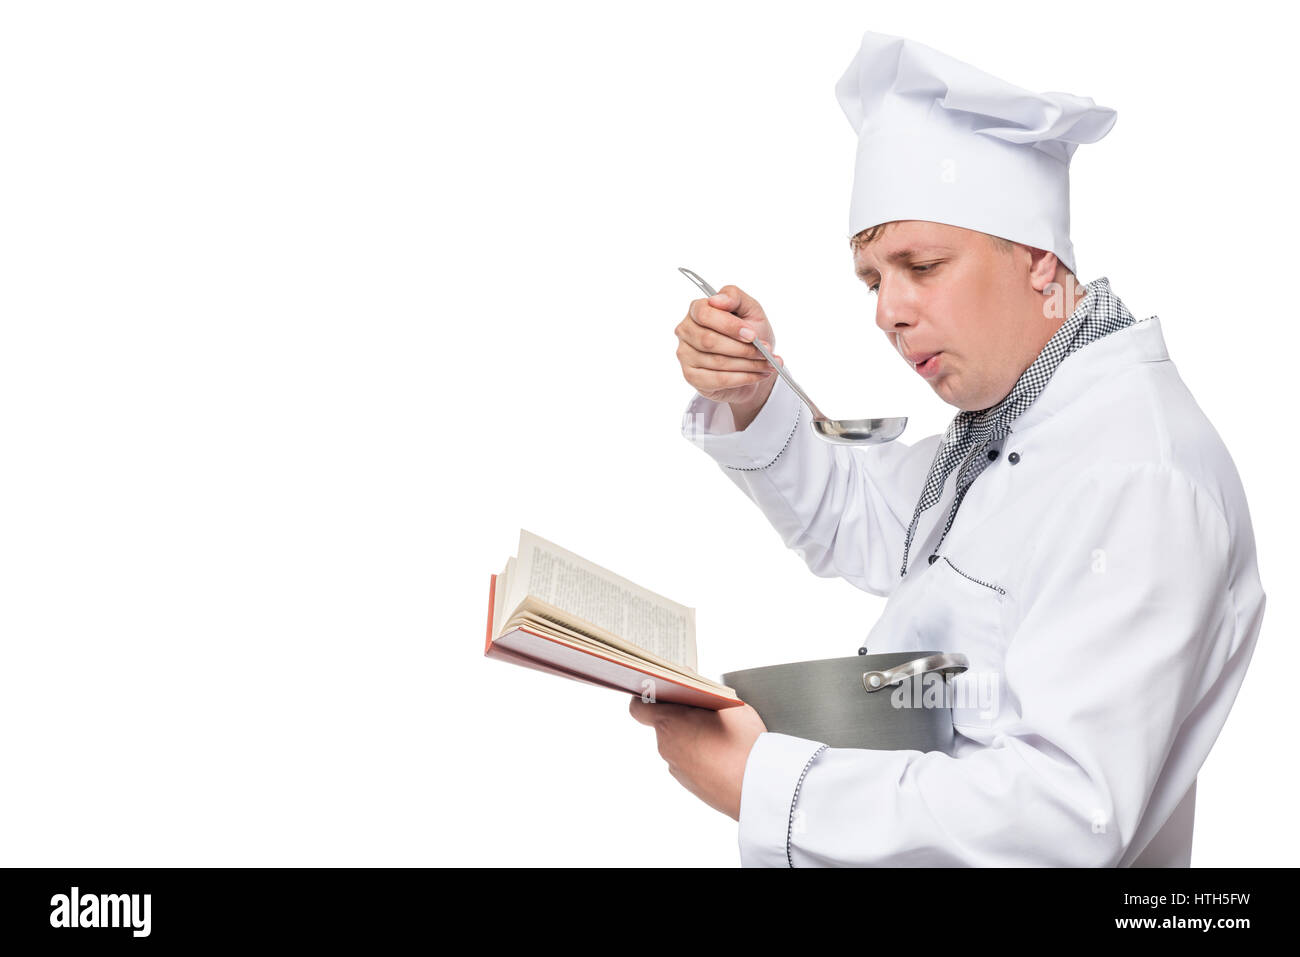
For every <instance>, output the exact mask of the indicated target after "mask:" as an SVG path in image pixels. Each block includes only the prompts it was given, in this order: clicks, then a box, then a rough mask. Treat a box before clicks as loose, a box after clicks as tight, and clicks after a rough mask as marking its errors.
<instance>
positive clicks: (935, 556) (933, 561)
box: [930, 555, 939, 565]
mask: <svg viewBox="0 0 1300 957" xmlns="http://www.w3.org/2000/svg"><path fill="white" fill-rule="evenodd" d="M938 560H939V556H938V555H931V556H930V564H931V565H933V564H934V563H935V562H937V561H938Z"/></svg>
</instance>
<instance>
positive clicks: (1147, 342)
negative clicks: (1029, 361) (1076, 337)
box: [1011, 316, 1169, 435]
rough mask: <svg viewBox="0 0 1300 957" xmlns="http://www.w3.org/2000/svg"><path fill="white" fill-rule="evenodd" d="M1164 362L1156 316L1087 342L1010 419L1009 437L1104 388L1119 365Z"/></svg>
mask: <svg viewBox="0 0 1300 957" xmlns="http://www.w3.org/2000/svg"><path fill="white" fill-rule="evenodd" d="M1168 359H1169V351H1168V350H1167V349H1166V348H1165V338H1164V335H1163V333H1162V330H1161V328H1160V317H1159V316H1150V317H1149V318H1147V319H1140V320H1138V321H1137V322H1135V323H1133V324H1132V325H1131V326H1128V327H1126V328H1124V329H1120V330H1118V331H1117V332H1112V333H1111V334H1110V335H1108V336H1104V337H1102V338H1101V339H1098V340H1097V341H1095V342H1091V343H1089V344H1088V345H1086V346H1084V347H1083V348H1082V349H1080V350H1078V351H1077V352H1072V353H1070V354H1069V355H1068V356H1066V357H1065V358H1064V359H1063V360H1062V361H1061V364H1060V366H1058V367H1057V369H1056V372H1055V373H1054V374H1053V375H1052V378H1051V380H1050V381H1049V382H1048V383H1047V385H1046V386H1045V387H1044V389H1043V391H1042V392H1041V393H1040V394H1039V396H1038V398H1036V399H1035V400H1034V402H1033V404H1032V405H1030V406H1029V408H1027V409H1026V410H1025V411H1024V412H1022V413H1020V415H1018V416H1016V417H1015V419H1013V420H1012V422H1011V431H1012V434H1014V435H1023V434H1025V433H1026V432H1028V431H1029V430H1030V429H1032V428H1033V427H1034V426H1036V425H1038V424H1039V423H1041V422H1044V421H1046V420H1047V419H1049V418H1051V417H1052V416H1053V415H1055V414H1056V413H1057V412H1059V411H1060V410H1061V409H1063V408H1065V407H1066V406H1067V405H1069V404H1070V403H1071V402H1074V401H1075V400H1076V399H1080V398H1082V397H1083V396H1085V395H1086V394H1087V393H1088V392H1090V391H1091V390H1092V389H1099V388H1105V380H1107V379H1110V378H1111V377H1113V376H1114V375H1115V374H1116V373H1117V371H1118V370H1119V368H1121V367H1123V366H1128V365H1135V364H1137V363H1140V362H1164V361H1168Z"/></svg>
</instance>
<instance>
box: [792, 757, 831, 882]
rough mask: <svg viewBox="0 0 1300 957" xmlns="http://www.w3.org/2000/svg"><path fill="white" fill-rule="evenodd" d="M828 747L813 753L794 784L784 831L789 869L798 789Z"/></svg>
mask: <svg viewBox="0 0 1300 957" xmlns="http://www.w3.org/2000/svg"><path fill="white" fill-rule="evenodd" d="M829 747H830V745H829V744H823V745H822V746H821V747H820V748H818V749H817V750H816V751H814V752H813V754H812V757H810V758H809V759H808V763H807V764H805V765H804V766H803V771H801V772H800V773H799V780H798V781H797V782H795V786H794V797H792V798H791V799H790V823H789V824H787V825H786V829H785V862H786V863H787V864H789V865H790V866H791V867H794V858H792V857H791V856H790V838H791V836H792V835H793V834H794V806H795V804H797V803H798V801H799V789H800V788H801V787H803V779H804V775H806V774H807V773H808V769H809V768H810V767H812V763H813V762H814V761H816V760H817V755H819V754H821V753H822V752H823V751H825V750H826V749H827V748H829Z"/></svg>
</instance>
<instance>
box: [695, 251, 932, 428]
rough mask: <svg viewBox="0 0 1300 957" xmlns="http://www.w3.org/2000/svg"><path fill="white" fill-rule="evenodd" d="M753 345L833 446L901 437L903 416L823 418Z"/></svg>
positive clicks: (709, 292) (787, 376)
mask: <svg viewBox="0 0 1300 957" xmlns="http://www.w3.org/2000/svg"><path fill="white" fill-rule="evenodd" d="M677 269H678V270H679V271H680V272H681V273H682V275H684V276H685V277H686V278H687V279H689V280H690V281H691V282H693V283H695V285H697V286H699V287H700V289H701V290H703V292H704V294H705V295H706V296H708V297H709V298H713V297H714V296H716V295H717V294H718V293H717V290H715V289H714V288H713V287H712V286H710V285H709V284H708V283H707V282H705V281H704V280H703V279H701V278H700V276H699V275H698V274H697V273H694V272H691V270H689V269H687V268H686V267H685V266H678V267H677ZM753 345H756V346H758V351H759V352H761V353H763V358H764V359H766V360H767V361H768V362H770V363H771V364H772V368H773V369H775V370H776V371H777V374H778V375H780V376H781V378H782V379H784V380H785V381H786V384H787V385H789V386H790V388H791V389H793V390H794V393H795V395H797V396H799V398H801V399H803V401H804V404H805V405H807V406H808V408H809V410H810V411H811V412H812V414H813V422H812V427H813V431H814V432H816V433H817V434H818V435H820V436H821V437H822V438H823V439H825V440H826V441H827V442H834V443H836V444H837V445H882V444H884V443H885V442H892V441H893V440H894V439H896V438H898V437H899V436H900V435H902V434H903V429H905V428H906V427H907V416H895V417H893V418H889V419H831V418H827V417H826V416H824V415H822V413H821V410H820V409H818V408H817V406H816V405H814V404H813V400H812V399H810V398H808V394H807V393H806V392H804V390H803V389H801V388H799V384H798V383H797V382H795V381H794V379H793V378H791V377H790V373H788V372H786V371H785V368H784V367H783V366H782V365H781V364H780V363H779V362H777V361H776V360H775V359H773V358H772V353H770V352H768V351H767V347H766V346H764V345H763V344H762V343H761V342H759V341H758V338H757V337H755V338H754V341H753Z"/></svg>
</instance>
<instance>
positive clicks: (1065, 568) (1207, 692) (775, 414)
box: [682, 316, 1265, 867]
mask: <svg viewBox="0 0 1300 957" xmlns="http://www.w3.org/2000/svg"><path fill="white" fill-rule="evenodd" d="M809 419H810V416H809V413H808V410H807V409H806V408H805V407H804V406H803V404H802V403H801V402H800V401H799V400H798V398H797V397H796V396H795V395H794V393H793V392H792V391H791V390H790V388H789V387H788V386H787V385H786V384H785V382H784V380H781V379H778V380H777V381H776V383H775V385H774V387H773V389H772V393H771V396H770V397H769V398H768V401H767V403H766V405H764V407H763V409H762V410H761V412H760V413H759V414H758V417H757V418H756V419H755V420H754V421H753V422H752V423H751V424H750V425H749V426H748V428H746V429H745V430H744V431H741V432H736V431H735V425H734V421H733V420H732V416H731V410H730V407H729V406H727V405H726V404H725V403H717V402H713V401H711V400H708V399H705V398H703V397H702V396H699V395H698V394H695V395H694V396H693V398H692V400H691V402H690V404H689V405H688V406H687V410H686V415H685V416H684V418H683V425H682V433H683V435H684V436H685V437H686V438H687V439H689V440H690V441H692V442H693V443H694V444H696V445H697V446H699V447H700V448H701V449H703V450H704V451H705V452H707V453H708V454H709V455H710V456H712V458H713V459H714V460H715V461H716V462H717V463H718V465H719V467H720V468H721V469H722V470H723V472H724V473H725V474H726V475H727V477H728V478H730V479H731V480H732V481H733V482H734V483H735V484H736V486H737V487H738V488H740V490H741V491H743V492H744V493H745V494H746V495H747V496H748V497H749V498H750V499H752V500H753V501H754V502H755V504H757V505H758V507H759V508H760V509H761V510H762V511H763V514H764V515H766V516H767V519H768V521H770V522H771V523H772V525H773V526H774V527H775V528H776V530H777V532H778V533H779V534H780V536H781V539H782V540H783V541H784V542H785V544H786V545H787V546H788V547H789V548H792V549H794V550H795V551H796V552H797V553H798V554H799V555H800V557H802V558H803V559H804V561H805V562H806V563H807V565H808V567H809V568H810V569H811V570H812V572H813V573H814V574H816V575H819V576H821V577H823V578H831V577H837V576H838V577H842V578H844V579H846V580H847V581H849V582H851V583H852V584H854V585H856V586H857V587H858V588H861V589H862V590H863V591H866V592H869V593H871V594H873V595H880V596H888V601H887V602H886V604H885V608H884V611H883V613H882V614H881V617H880V620H879V621H878V622H877V623H876V625H875V627H874V628H873V629H872V630H871V632H870V634H869V636H868V638H867V641H866V645H867V647H868V649H869V652H870V653H873V654H874V653H884V652H898V651H936V650H937V651H942V652H961V653H965V654H966V655H967V656H968V658H969V659H970V669H969V670H968V671H967V672H966V673H965V674H962V675H959V676H956V677H955V678H953V679H952V680H953V683H954V686H955V685H956V684H957V683H959V682H972V683H978V682H982V683H983V684H982V685H981V687H982V688H983V691H977V690H975V689H976V686H975V685H974V684H971V685H968V689H967V690H969V691H970V694H968V695H966V696H965V697H963V696H961V695H958V696H956V700H957V702H958V703H962V702H964V703H967V704H970V703H975V706H972V707H962V708H954V710H953V725H954V729H955V731H956V738H955V744H954V749H953V753H952V754H951V755H949V754H946V753H944V752H941V751H933V752H920V751H915V750H910V751H876V750H863V749H850V748H828V747H826V746H825V745H823V744H822V743H820V742H817V741H810V740H805V739H803V738H798V737H794V736H791V735H786V734H777V733H772V732H768V733H764V734H762V735H760V736H759V738H758V740H757V742H756V743H755V744H754V747H753V750H752V751H751V752H750V755H749V760H748V763H747V764H746V766H745V773H744V782H743V790H742V794H741V802H740V828H739V843H740V856H741V864H742V865H743V866H780V867H786V866H791V867H795V866H818V865H871V866H876V865H884V866H926V865H941V866H944V865H946V866H959V865H973V866H1001V865H1008V866H1033V865H1048V866H1050V865H1056V866H1112V867H1113V866H1121V867H1128V866H1188V865H1189V864H1190V859H1191V845H1192V820H1193V812H1194V806H1195V786H1196V775H1197V772H1198V770H1199V769H1200V767H1201V764H1202V762H1204V761H1205V758H1206V756H1207V755H1208V754H1209V751H1210V747H1211V746H1212V745H1213V744H1214V740H1215V738H1216V737H1217V736H1218V734H1219V731H1220V730H1221V729H1222V727H1223V724H1224V722H1225V720H1226V719H1227V716H1228V711H1229V709H1230V708H1231V706H1232V702H1233V700H1234V699H1235V697H1236V695H1237V690H1238V688H1239V687H1240V686H1241V682H1242V678H1243V677H1244V675H1245V672H1246V667H1247V665H1248V664H1249V662H1250V658H1251V654H1252V653H1253V651H1254V647H1255V641H1256V638H1257V637H1258V634H1259V628H1260V622H1261V620H1262V617H1263V612H1264V602H1265V595H1264V591H1263V588H1262V586H1261V584H1260V579H1259V572H1258V569H1257V567H1256V560H1255V540H1254V533H1253V531H1252V529H1251V523H1250V515H1249V512H1248V510H1247V505H1246V497H1245V494H1244V492H1243V490H1242V486H1241V481H1240V479H1239V477H1238V475H1237V472H1236V469H1235V467H1234V465H1233V463H1232V459H1231V457H1230V456H1229V455H1228V451H1227V449H1226V448H1225V447H1224V445H1223V442H1222V441H1221V440H1220V438H1219V436H1218V434H1217V433H1216V432H1215V430H1214V428H1213V426H1212V425H1211V424H1210V422H1209V420H1208V419H1207V418H1206V417H1205V415H1204V413H1202V411H1201V410H1200V408H1199V407H1198V406H1197V404H1196V401H1195V400H1194V399H1193V397H1192V395H1191V393H1190V392H1189V391H1188V390H1187V387H1186V386H1185V385H1184V384H1183V381H1182V379H1181V378H1180V377H1179V375H1178V372H1177V370H1176V368H1175V367H1174V364H1173V362H1171V361H1170V359H1169V355H1168V352H1167V351H1166V348H1165V342H1164V337H1163V335H1162V334H1161V329H1160V320H1159V318H1158V317H1155V316H1153V317H1151V318H1149V319H1146V320H1144V321H1140V322H1135V323H1134V324H1133V325H1131V326H1129V327H1127V328H1125V329H1122V330H1120V331H1118V332H1114V333H1111V334H1110V335H1107V336H1105V337H1104V338H1102V339H1099V340H1097V341H1095V342H1092V343H1090V344H1088V345H1087V346H1085V347H1083V348H1082V349H1080V350H1078V351H1077V352H1074V353H1072V354H1070V355H1069V356H1067V357H1066V358H1065V360H1064V361H1063V362H1062V363H1061V365H1060V366H1059V367H1058V368H1057V370H1056V372H1055V374H1054V375H1053V376H1052V378H1051V380H1050V381H1049V382H1048V384H1047V386H1046V388H1045V389H1044V390H1043V392H1042V393H1041V394H1040V395H1039V396H1038V398H1037V399H1036V400H1035V401H1034V403H1033V404H1032V405H1031V406H1030V407H1029V408H1028V409H1027V410H1026V411H1025V412H1023V413H1022V414H1021V415H1020V416H1018V417H1017V418H1016V419H1014V420H1013V421H1012V422H1011V430H1012V433H1011V434H1010V435H1009V436H1007V437H1006V438H1005V439H1003V440H1001V441H1000V442H998V443H996V444H995V445H994V446H993V447H992V448H994V449H996V450H997V451H998V455H997V457H996V458H995V459H994V460H993V461H991V462H990V463H989V466H988V467H987V468H986V469H985V471H984V472H983V473H982V474H981V475H980V476H979V478H978V479H977V480H976V481H975V483H974V484H973V485H972V486H971V487H970V489H969V490H968V491H967V493H966V497H965V499H964V500H963V501H962V504H961V506H960V508H959V510H958V513H957V517H956V519H955V521H954V522H953V524H952V527H951V529H950V530H949V531H948V534H947V536H946V537H945V538H944V540H943V543H942V547H941V548H940V549H939V550H938V552H937V554H938V556H939V557H938V558H934V559H932V558H931V556H932V555H934V554H936V551H935V547H934V543H935V541H936V540H937V539H938V538H939V533H940V531H941V530H942V528H943V524H944V522H945V520H946V518H947V514H948V510H949V507H950V506H951V504H952V499H953V493H954V484H955V478H956V475H957V470H953V472H952V473H951V474H950V475H949V477H948V482H947V484H946V485H945V488H944V493H943V497H942V498H941V499H940V501H939V503H938V504H937V505H936V506H933V507H931V508H930V509H929V510H927V511H926V512H924V513H922V515H921V519H920V523H919V525H918V526H917V531H916V538H915V540H914V541H913V545H912V551H911V560H910V562H909V566H908V572H907V575H906V576H905V577H902V578H900V575H899V572H900V568H901V566H902V552H903V541H904V536H905V534H906V530H907V527H908V525H909V524H910V522H911V519H912V513H913V510H914V508H915V506H916V502H917V499H918V497H919V495H920V492H921V488H922V485H923V484H924V482H925V478H926V475H927V472H928V471H929V467H930V463H931V460H932V459H933V457H934V453H935V450H936V448H937V446H938V444H939V442H940V441H941V439H942V436H940V435H934V436H930V437H929V438H926V439H922V440H920V441H918V442H916V443H915V444H914V445H911V446H909V445H907V444H905V443H903V442H900V441H895V442H892V443H888V444H885V445H878V446H867V447H848V446H840V445H832V444H830V443H827V442H825V441H824V440H822V439H820V438H818V437H817V436H816V435H815V434H814V433H813V431H812V429H811V427H810V425H809ZM855 652H856V648H846V649H845V654H846V655H852V654H854V653H855ZM795 658H797V656H792V659H795ZM990 676H994V677H995V678H996V680H997V682H998V683H997V685H996V688H997V694H996V707H994V706H993V704H992V700H991V698H992V696H990V695H989V693H988V692H989V689H990V688H992V687H993V686H992V685H991V684H989V678H990ZM954 690H956V689H955V688H954Z"/></svg>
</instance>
